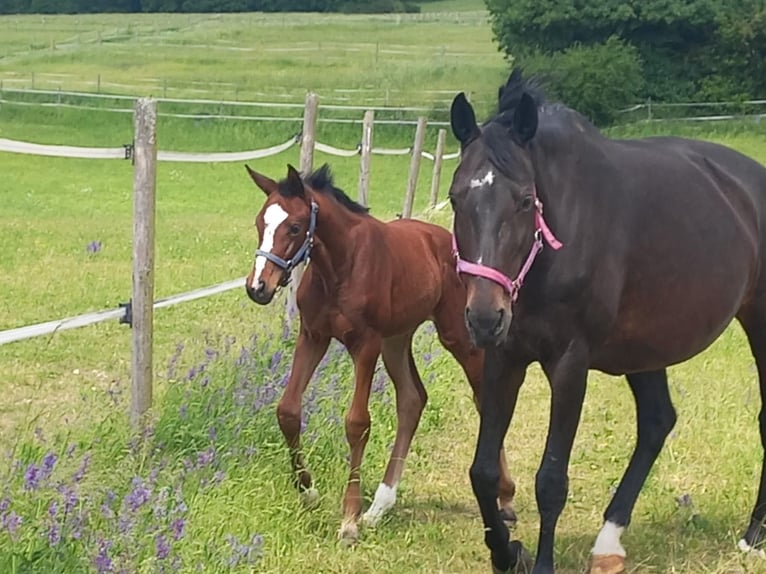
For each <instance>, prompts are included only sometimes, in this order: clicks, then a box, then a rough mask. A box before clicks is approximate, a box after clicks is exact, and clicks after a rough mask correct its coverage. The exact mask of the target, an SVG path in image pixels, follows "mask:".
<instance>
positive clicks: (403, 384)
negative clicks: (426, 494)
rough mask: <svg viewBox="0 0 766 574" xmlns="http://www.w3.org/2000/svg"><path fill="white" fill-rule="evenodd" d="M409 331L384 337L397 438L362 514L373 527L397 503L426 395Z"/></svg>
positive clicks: (385, 359) (384, 357)
mask: <svg viewBox="0 0 766 574" xmlns="http://www.w3.org/2000/svg"><path fill="white" fill-rule="evenodd" d="M411 345H412V333H407V334H404V335H400V336H398V337H391V338H388V339H384V340H383V363H384V364H385V366H386V371H388V374H389V376H390V377H391V380H392V381H393V383H394V387H395V389H396V439H395V441H394V447H393V450H392V451H391V457H390V458H389V461H388V466H387V467H386V473H385V475H384V476H383V482H381V483H380V485H379V486H378V489H377V490H376V491H375V499H374V500H373V502H372V505H371V506H370V508H369V509H368V510H367V512H365V514H364V522H365V524H368V525H370V526H375V525H376V524H377V523H378V521H379V520H380V519H381V518H382V517H383V515H384V514H385V513H386V512H387V511H388V510H389V509H390V508H391V507H392V506H393V505H394V503H395V502H396V487H397V485H398V484H399V480H400V479H401V476H402V472H403V471H404V462H405V460H406V459H407V453H408V452H409V449H410V444H411V443H412V437H413V435H414V434H415V430H416V429H417V428H418V423H419V422H420V415H421V414H422V413H423V408H424V407H425V405H426V400H427V395H426V389H425V387H423V382H422V381H421V380H420V376H419V375H418V372H417V368H416V366H415V361H414V360H413V358H412V349H411Z"/></svg>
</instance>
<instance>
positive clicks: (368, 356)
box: [338, 337, 381, 543]
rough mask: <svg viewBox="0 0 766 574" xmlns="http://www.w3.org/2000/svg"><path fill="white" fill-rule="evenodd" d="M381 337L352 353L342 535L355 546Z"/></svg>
mask: <svg viewBox="0 0 766 574" xmlns="http://www.w3.org/2000/svg"><path fill="white" fill-rule="evenodd" d="M380 347H381V342H380V338H379V337H370V338H368V339H366V340H365V341H363V342H359V343H357V344H355V345H353V346H352V347H351V348H350V349H349V352H350V353H351V356H352V357H353V359H354V379H355V381H354V398H353V399H352V400H351V408H350V409H349V411H348V414H347V415H346V438H347V439H348V446H349V449H350V457H349V466H350V472H349V477H348V484H347V485H346V493H345V495H344V497H343V522H342V523H341V527H340V531H339V532H338V536H339V538H340V539H341V541H342V542H346V543H354V542H356V540H357V539H358V538H359V528H358V526H357V521H358V520H359V515H360V514H361V511H362V488H361V473H360V470H361V468H360V467H361V465H362V458H363V457H364V448H365V447H366V446H367V439H368V438H369V433H370V411H369V408H368V403H369V400H370V387H371V385H372V375H373V373H374V371H375V362H376V361H377V360H378V355H380Z"/></svg>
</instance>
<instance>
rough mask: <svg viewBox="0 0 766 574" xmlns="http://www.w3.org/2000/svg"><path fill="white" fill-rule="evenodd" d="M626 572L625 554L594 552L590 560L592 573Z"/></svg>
mask: <svg viewBox="0 0 766 574" xmlns="http://www.w3.org/2000/svg"><path fill="white" fill-rule="evenodd" d="M622 572H625V556H620V555H618V554H594V555H593V556H592V557H591V561H590V574H621V573H622Z"/></svg>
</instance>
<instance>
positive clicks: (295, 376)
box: [277, 329, 330, 505]
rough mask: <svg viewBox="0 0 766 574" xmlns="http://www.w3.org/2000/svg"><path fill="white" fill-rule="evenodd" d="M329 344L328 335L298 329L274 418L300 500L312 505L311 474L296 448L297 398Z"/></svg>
mask: <svg viewBox="0 0 766 574" xmlns="http://www.w3.org/2000/svg"><path fill="white" fill-rule="evenodd" d="M329 344H330V339H329V337H327V338H324V337H318V338H317V337H312V336H311V335H309V334H308V333H307V332H306V331H305V330H303V329H301V332H300V334H299V335H298V341H297V342H296V345H295V354H294V356H293V364H292V368H291V369H290V377H289V379H288V381H287V387H285V392H284V393H283V394H282V398H281V399H280V401H279V405H278V406H277V420H278V421H279V428H280V429H281V430H282V434H283V435H284V437H285V442H287V446H288V448H289V449H290V459H291V463H292V468H293V472H294V473H295V482H296V485H297V486H298V489H299V490H300V493H301V497H302V498H303V501H304V503H306V504H307V505H313V504H314V503H315V502H316V500H317V493H316V490H315V489H314V488H312V480H311V474H309V472H308V471H307V470H306V466H305V464H304V461H303V453H302V452H301V450H300V440H301V399H302V397H303V393H304V391H305V390H306V385H307V384H308V382H309V380H310V379H311V375H312V374H313V373H314V370H315V369H316V367H317V365H318V364H319V361H320V360H321V359H322V357H323V356H324V354H325V353H326V352H327V347H328V345H329Z"/></svg>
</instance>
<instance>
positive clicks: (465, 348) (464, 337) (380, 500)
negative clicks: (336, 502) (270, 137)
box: [246, 165, 515, 542]
mask: <svg viewBox="0 0 766 574" xmlns="http://www.w3.org/2000/svg"><path fill="white" fill-rule="evenodd" d="M247 170H248V172H249V173H250V176H251V178H252V179H253V181H254V182H255V184H256V185H257V186H258V187H259V188H260V189H261V190H263V191H264V193H265V194H266V202H265V203H264V204H263V207H262V208H261V210H260V212H259V213H258V216H257V218H256V227H257V228H258V233H259V234H260V238H261V242H260V245H259V248H258V250H257V251H256V257H255V263H254V267H253V270H252V271H251V272H250V275H249V276H248V278H247V284H246V288H247V294H248V296H249V297H250V298H251V299H252V300H253V301H255V302H256V303H259V304H261V305H265V304H268V303H269V302H270V301H271V300H272V298H273V296H274V293H275V291H276V290H277V289H278V288H279V287H280V286H284V285H286V284H287V282H288V281H289V279H290V272H291V271H292V269H293V268H294V267H295V266H296V265H298V264H300V263H301V262H302V261H303V260H305V259H306V258H307V257H308V256H309V254H310V257H311V259H310V264H309V265H308V267H307V268H306V271H305V273H304V274H303V278H302V279H301V282H300V285H299V287H298V293H297V303H298V309H299V311H300V332H299V335H298V340H297V343H296V346H295V355H294V357H293V363H292V369H291V371H290V377H289V380H288V383H287V387H286V388H285V391H284V395H283V396H282V398H281V400H280V402H279V405H278V408H277V416H278V420H279V426H280V428H281V430H282V433H283V434H284V436H285V440H286V442H287V445H288V447H289V449H290V452H291V459H292V467H293V471H294V472H295V477H296V483H297V486H298V488H299V490H300V492H301V494H302V496H303V498H304V501H306V502H313V500H315V499H316V498H317V494H316V490H315V489H314V488H313V486H312V477H311V474H309V472H308V470H307V469H306V466H305V464H304V460H303V455H302V454H301V451H300V428H301V397H302V396H303V392H304V391H305V389H306V385H307V384H308V382H309V379H310V378H311V375H312V374H313V373H314V370H315V369H316V367H317V365H318V364H319V362H320V360H321V359H322V357H323V356H324V354H325V353H326V351H327V347H328V345H329V343H330V340H331V338H335V339H337V340H339V341H340V342H341V343H343V344H344V345H345V347H346V349H347V350H348V352H349V353H350V355H351V357H352V359H353V363H354V376H355V381H354V395H353V399H352V403H351V408H350V410H349V411H348V414H347V416H346V437H347V439H348V443H349V447H350V449H351V456H350V461H349V464H350V475H349V479H348V484H347V486H346V492H345V496H344V499H343V522H342V525H341V528H340V531H339V536H340V538H341V540H343V541H345V542H354V541H355V540H356V539H357V538H358V524H357V523H358V520H359V515H360V513H361V508H362V495H361V488H360V467H361V463H362V457H363V453H364V448H365V445H366V444H367V439H368V436H369V432H370V414H369V411H368V406H367V405H368V401H369V397H370V387H371V384H372V377H373V373H374V369H375V364H376V363H377V360H378V357H379V356H380V355H381V353H382V355H383V363H384V365H385V368H386V370H387V372H388V374H389V376H390V377H391V380H392V381H393V384H394V387H395V391H396V415H397V429H396V439H395V442H394V446H393V450H392V451H391V457H390V459H389V462H388V466H387V468H386V472H385V475H384V477H383V481H382V482H381V484H380V485H379V487H378V489H377V491H376V493H375V498H374V500H373V502H372V506H371V507H370V508H369V509H368V510H367V512H366V513H365V515H364V522H365V524H368V525H375V524H376V523H377V522H378V521H379V520H380V518H381V517H382V516H383V514H384V513H385V512H386V511H387V510H389V509H390V508H391V507H392V506H393V504H394V502H395V500H396V487H397V485H398V483H399V480H400V478H401V476H402V471H403V470H404V463H405V460H406V458H407V452H408V450H409V447H410V442H411V441H412V437H413V435H414V433H415V430H416V428H417V426H418V422H419V421H420V415H421V413H422V411H423V408H424V407H425V404H426V390H425V388H424V387H423V383H422V381H421V379H420V375H419V374H418V371H417V368H416V366H415V361H414V359H413V356H412V337H413V334H414V333H415V330H416V329H417V327H418V326H419V325H420V324H421V323H423V322H424V321H426V320H429V319H431V320H432V321H433V322H434V324H435V326H436V330H437V333H438V335H439V340H440V341H441V343H442V344H443V345H444V347H446V348H447V350H448V351H449V352H450V353H452V355H453V356H454V357H455V359H456V360H457V361H458V363H460V365H461V366H462V368H463V370H464V371H465V374H466V375H467V377H468V380H469V382H470V384H471V386H472V388H473V392H474V398H475V399H474V400H475V401H476V402H477V406H478V401H479V381H480V379H481V372H482V364H483V354H484V353H483V351H482V350H480V349H478V348H477V347H475V346H474V345H472V344H471V341H470V337H469V335H468V330H467V329H466V326H465V321H464V320H463V309H464V307H465V288H464V286H463V284H462V282H461V281H460V279H459V277H458V275H457V273H456V271H455V264H454V258H453V255H452V249H451V235H450V233H449V232H448V231H447V230H446V229H444V228H442V227H439V226H436V225H431V224H429V223H424V222H420V221H416V220H412V219H405V220H398V221H392V222H390V223H383V222H382V221H379V220H377V219H375V218H374V217H372V216H370V215H369V214H368V213H367V209H366V208H364V207H362V206H361V205H359V204H357V203H355V202H354V201H352V200H351V199H349V197H348V196H347V195H346V194H345V193H343V191H341V190H340V189H338V188H336V187H335V185H334V184H333V180H332V177H331V175H330V171H329V168H328V166H327V165H324V166H323V167H321V168H320V169H318V170H317V171H315V172H313V173H312V174H310V175H307V177H306V178H305V179H304V178H302V177H301V176H300V175H299V174H298V172H297V171H296V170H295V169H294V168H293V167H292V166H288V170H287V177H286V178H285V179H284V180H283V181H280V182H279V183H277V182H276V181H274V180H272V179H270V178H268V177H266V176H265V175H262V174H260V173H257V172H255V171H253V170H251V169H250V168H249V167H248V168H247ZM498 456H499V459H498ZM494 458H495V464H494V469H493V470H494V472H495V473H499V476H500V477H501V478H500V487H499V490H498V501H497V504H499V508H500V512H501V513H502V515H503V517H504V519H507V520H513V519H514V515H513V509H512V507H511V503H512V499H513V495H514V491H515V485H514V483H513V481H512V480H511V477H510V475H509V474H508V470H507V464H506V461H505V455H504V452H503V450H502V445H501V446H498V451H497V452H495V456H494ZM495 510H498V509H497V508H496V509H495Z"/></svg>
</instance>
